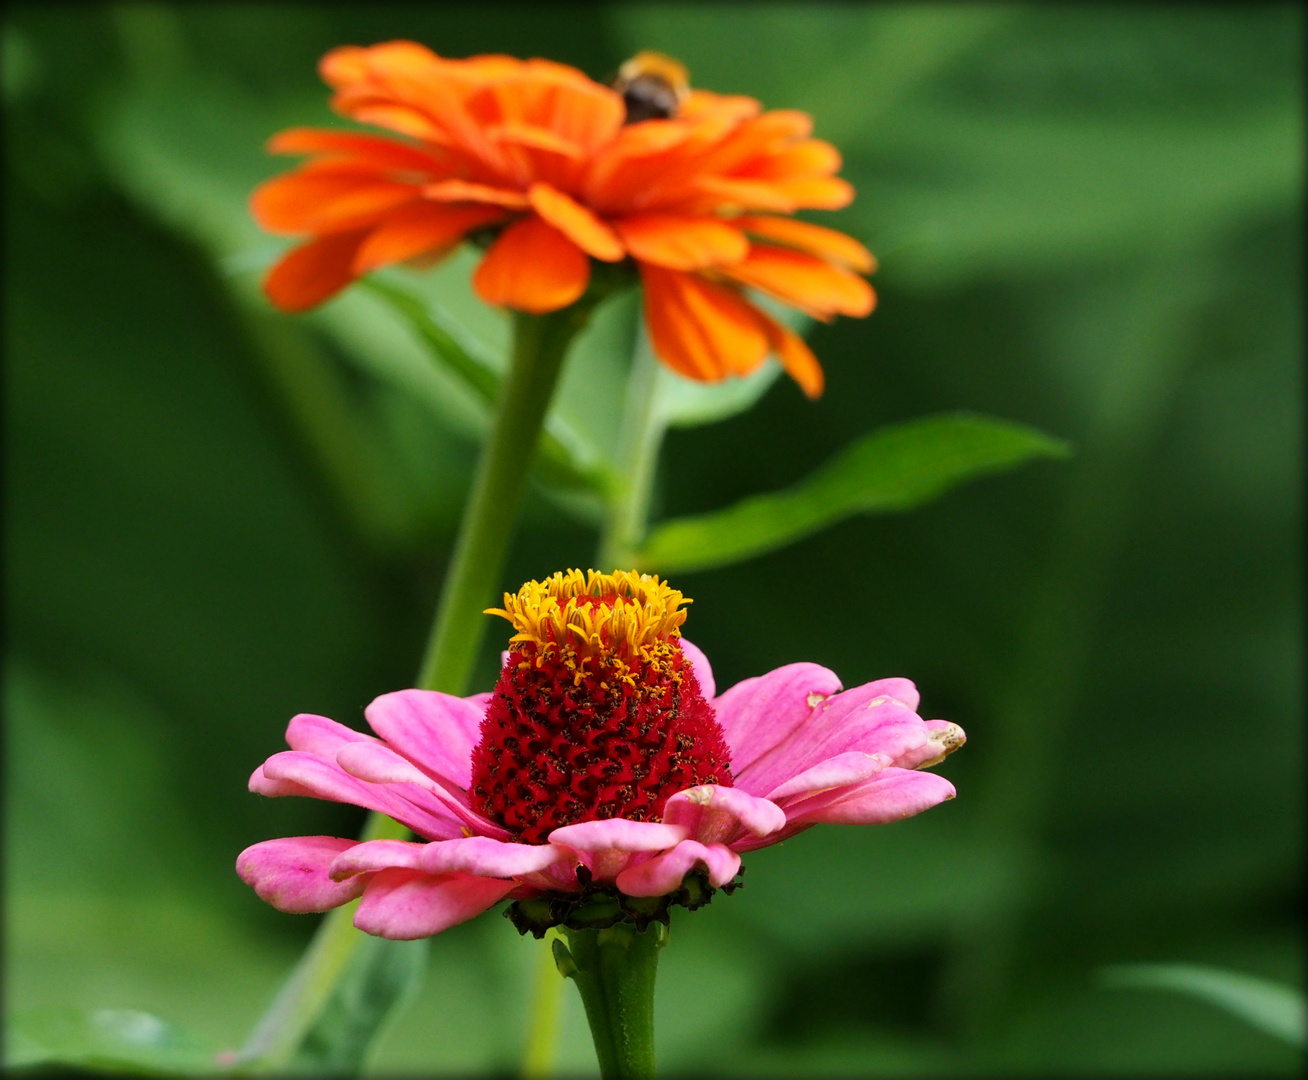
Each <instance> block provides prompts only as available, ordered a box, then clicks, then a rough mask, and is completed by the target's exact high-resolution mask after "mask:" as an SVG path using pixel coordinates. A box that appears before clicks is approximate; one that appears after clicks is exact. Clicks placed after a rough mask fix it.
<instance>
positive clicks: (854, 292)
mask: <svg viewBox="0 0 1308 1080" xmlns="http://www.w3.org/2000/svg"><path fill="white" fill-rule="evenodd" d="M722 273H724V274H725V275H727V276H728V277H731V278H734V279H735V280H736V281H739V282H741V283H742V284H744V285H751V286H753V287H754V288H756V289H761V290H763V292H765V293H770V294H771V295H773V296H775V297H776V298H777V299H779V300H784V301H785V302H786V303H788V304H792V305H794V306H795V307H797V308H799V309H800V310H801V311H807V312H809V313H810V314H813V315H816V316H817V317H818V318H820V319H821V318H829V317H830V316H832V315H855V316H859V317H861V316H864V315H869V314H871V312H872V308H873V306H874V305H875V303H876V296H875V294H874V293H873V292H872V286H871V285H869V284H868V283H867V282H866V281H864V280H863V279H862V278H861V277H859V276H858V275H857V274H851V273H850V272H849V271H848V270H844V269H842V268H841V267H838V266H832V265H831V264H830V263H828V262H824V261H823V260H821V259H817V258H814V257H813V256H812V255H806V254H804V253H803V252H801V251H791V250H790V249H788V248H778V247H771V246H768V245H765V244H755V245H753V246H752V247H751V248H750V249H749V256H748V258H746V259H745V261H744V262H740V263H737V264H736V265H735V266H731V267H727V268H725V269H724V270H723V271H722Z"/></svg>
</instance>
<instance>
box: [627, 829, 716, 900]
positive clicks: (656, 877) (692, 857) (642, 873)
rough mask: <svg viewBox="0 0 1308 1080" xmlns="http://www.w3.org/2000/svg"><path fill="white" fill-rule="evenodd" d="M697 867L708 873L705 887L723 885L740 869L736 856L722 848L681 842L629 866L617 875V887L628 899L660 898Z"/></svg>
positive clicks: (679, 884) (679, 885) (678, 884)
mask: <svg viewBox="0 0 1308 1080" xmlns="http://www.w3.org/2000/svg"><path fill="white" fill-rule="evenodd" d="M697 864H703V866H704V867H705V868H706V869H707V870H708V872H709V884H710V885H713V886H714V887H720V886H722V885H725V884H726V883H727V882H728V881H730V880H731V879H732V878H733V877H735V876H736V871H737V870H739V869H740V856H739V855H737V854H736V853H735V852H734V851H732V850H731V849H730V848H728V847H726V846H724V845H722V844H708V845H704V844H701V843H699V842H697V841H695V840H683V841H682V842H681V843H680V844H678V845H677V846H676V847H674V848H673V849H672V850H671V851H665V852H663V854H661V855H655V856H654V857H653V858H652V859H649V860H647V861H646V862H643V863H640V864H639V865H638V866H631V867H628V868H627V869H626V870H624V871H623V872H622V873H620V874H619V875H618V880H617V886H618V888H619V889H620V890H621V891H622V892H624V893H626V894H627V895H628V896H664V895H666V894H667V893H670V892H672V890H673V889H679V888H681V882H682V879H683V878H684V877H685V876H686V875H687V874H688V873H689V872H690V871H691V870H692V869H694V867H695V866H696V865H697Z"/></svg>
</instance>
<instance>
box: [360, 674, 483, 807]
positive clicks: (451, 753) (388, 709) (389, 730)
mask: <svg viewBox="0 0 1308 1080" xmlns="http://www.w3.org/2000/svg"><path fill="white" fill-rule="evenodd" d="M485 711H486V710H485V708H484V707H482V708H478V706H477V705H476V704H475V703H474V702H472V701H466V700H464V699H463V698H457V697H453V696H452V695H450V694H441V693H438V692H436V691H435V690H398V691H396V692H395V693H393V694H382V696H381V697H379V698H376V699H375V700H374V701H373V702H372V704H371V705H369V706H368V707H367V708H366V709H364V711H363V715H364V716H365V717H367V719H368V723H369V724H370V725H371V726H372V729H373V731H375V732H377V734H378V735H380V736H381V737H382V738H383V739H385V740H386V741H387V742H388V743H390V744H391V746H393V747H394V748H395V749H396V750H398V751H399V752H400V753H401V754H403V755H404V756H405V757H407V758H411V759H412V760H413V761H414V762H416V763H417V764H418V765H419V766H420V767H421V768H423V769H425V770H427V771H428V772H429V773H432V774H433V775H435V776H441V777H445V778H447V779H448V780H450V781H451V782H452V783H454V784H455V785H457V786H458V787H461V788H464V789H465V790H466V789H467V787H468V785H469V783H470V782H471V780H472V748H473V747H474V746H476V745H477V740H478V738H479V737H480V730H481V721H482V717H483V716H484V715H485Z"/></svg>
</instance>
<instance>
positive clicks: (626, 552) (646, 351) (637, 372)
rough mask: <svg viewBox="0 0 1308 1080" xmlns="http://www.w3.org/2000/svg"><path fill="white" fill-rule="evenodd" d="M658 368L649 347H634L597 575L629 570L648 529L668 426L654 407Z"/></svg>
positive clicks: (643, 344) (656, 393)
mask: <svg viewBox="0 0 1308 1080" xmlns="http://www.w3.org/2000/svg"><path fill="white" fill-rule="evenodd" d="M658 381H659V362H658V360H657V359H656V358H655V356H654V353H653V352H652V351H651V350H650V348H649V346H648V344H645V343H643V342H641V343H638V344H637V346H636V350H635V354H634V355H633V357H632V360H631V375H630V376H629V377H628V379H627V397H626V401H625V402H624V404H623V412H622V443H621V445H620V446H619V449H618V456H619V463H620V472H621V477H622V486H621V488H620V489H619V492H618V496H617V498H615V499H614V500H613V502H612V503H611V504H610V506H609V513H608V516H607V518H606V519H605V522H604V531H603V533H602V534H601V536H600V545H599V554H598V555H597V556H596V557H597V559H598V560H599V566H598V569H600V570H616V569H621V570H629V569H631V567H632V565H633V560H634V559H635V555H636V552H637V551H638V550H640V545H641V542H642V541H643V540H644V539H645V531H646V529H647V528H648V526H649V503H650V495H651V493H652V492H653V490H654V477H655V474H656V471H657V468H658V460H659V448H660V447H661V446H662V445H663V436H664V433H665V432H666V430H667V423H666V421H665V420H664V417H663V415H662V413H661V411H660V410H659V409H658V407H657V398H658Z"/></svg>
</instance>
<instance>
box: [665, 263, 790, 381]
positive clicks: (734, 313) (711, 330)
mask: <svg viewBox="0 0 1308 1080" xmlns="http://www.w3.org/2000/svg"><path fill="white" fill-rule="evenodd" d="M640 278H641V283H642V285H643V286H644V291H645V325H646V326H647V327H648V328H649V336H650V343H651V344H652V345H653V347H654V352H655V354H656V355H657V356H658V357H659V359H661V360H662V361H663V362H664V363H665V364H667V365H668V367H670V368H672V370H673V371H676V372H679V373H680V374H682V375H685V376H687V377H688V378H691V379H698V380H699V381H700V382H717V381H718V380H720V379H723V378H725V377H726V376H727V375H733V374H734V375H747V374H749V373H750V372H751V371H753V370H754V369H755V368H757V367H758V366H759V364H761V363H762V362H763V361H764V359H765V358H766V357H767V353H768V337H767V333H766V331H765V330H764V329H763V326H762V324H761V323H760V322H759V319H758V317H757V312H755V310H754V308H753V307H751V306H750V304H749V303H748V302H746V301H745V300H744V299H742V298H741V297H740V296H739V294H737V293H736V292H735V291H734V290H732V289H728V288H725V287H724V286H722V285H715V284H713V283H711V282H708V281H705V280H703V279H702V278H699V277H696V276H694V275H693V274H684V273H681V272H680V271H677V270H664V269H662V268H661V267H657V266H651V265H650V264H648V263H642V264H641V266H640Z"/></svg>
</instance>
